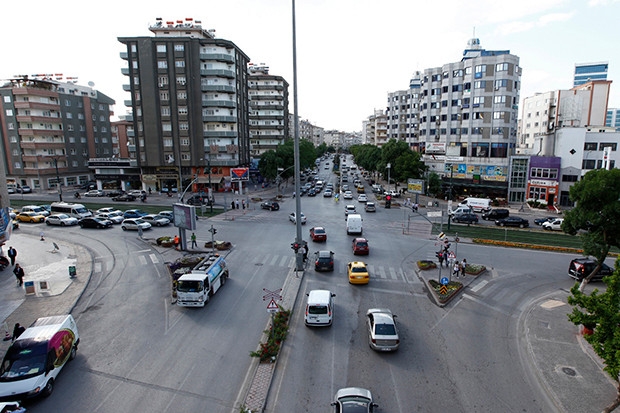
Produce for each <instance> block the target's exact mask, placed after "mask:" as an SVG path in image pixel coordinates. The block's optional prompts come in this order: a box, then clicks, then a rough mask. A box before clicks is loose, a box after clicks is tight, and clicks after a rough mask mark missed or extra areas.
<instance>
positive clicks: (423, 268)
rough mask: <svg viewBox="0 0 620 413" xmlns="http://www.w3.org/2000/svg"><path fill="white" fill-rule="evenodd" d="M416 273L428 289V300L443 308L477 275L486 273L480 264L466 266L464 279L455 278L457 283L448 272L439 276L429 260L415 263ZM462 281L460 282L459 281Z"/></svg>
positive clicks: (435, 266) (435, 265) (438, 272)
mask: <svg viewBox="0 0 620 413" xmlns="http://www.w3.org/2000/svg"><path fill="white" fill-rule="evenodd" d="M417 267H418V269H417V270H416V273H417V275H418V277H419V278H420V279H421V280H422V281H423V282H424V285H426V287H427V288H428V291H429V296H430V298H431V299H432V300H433V301H434V302H435V304H437V305H438V306H439V307H445V306H446V305H447V304H448V303H450V302H451V301H452V300H453V299H454V298H455V297H456V296H458V295H459V293H460V292H461V291H463V290H464V287H466V286H468V285H469V284H471V283H472V282H473V281H474V280H475V279H476V278H477V276H478V275H480V274H483V273H484V272H485V271H486V267H485V266H484V265H481V264H467V266H466V267H465V274H466V276H465V277H461V278H460V279H459V278H457V280H458V281H455V280H453V279H452V277H450V276H449V272H448V271H449V270H447V269H446V272H445V274H446V275H441V274H440V271H437V264H436V263H435V262H434V261H431V260H420V261H417ZM455 278H456V277H455ZM461 280H462V281H461Z"/></svg>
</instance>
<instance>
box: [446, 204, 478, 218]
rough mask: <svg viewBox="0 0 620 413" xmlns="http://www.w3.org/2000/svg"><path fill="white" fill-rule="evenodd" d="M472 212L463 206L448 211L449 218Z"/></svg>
mask: <svg viewBox="0 0 620 413" xmlns="http://www.w3.org/2000/svg"><path fill="white" fill-rule="evenodd" d="M472 212H473V210H472V209H471V208H470V207H468V206H465V205H459V206H458V208H456V209H454V210H452V211H450V216H452V217H453V216H455V215H460V214H471V213H472Z"/></svg>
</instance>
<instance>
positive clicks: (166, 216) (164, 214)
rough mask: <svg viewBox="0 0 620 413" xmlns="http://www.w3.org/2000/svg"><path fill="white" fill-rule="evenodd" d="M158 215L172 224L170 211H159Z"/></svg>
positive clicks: (172, 217) (172, 215)
mask: <svg viewBox="0 0 620 413" xmlns="http://www.w3.org/2000/svg"><path fill="white" fill-rule="evenodd" d="M159 215H161V216H162V217H165V218H168V219H169V220H170V222H174V212H172V211H159Z"/></svg>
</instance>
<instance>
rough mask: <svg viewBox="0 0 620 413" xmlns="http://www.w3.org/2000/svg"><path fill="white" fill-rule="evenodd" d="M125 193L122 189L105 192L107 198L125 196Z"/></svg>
mask: <svg viewBox="0 0 620 413" xmlns="http://www.w3.org/2000/svg"><path fill="white" fill-rule="evenodd" d="M124 193H125V192H124V191H123V190H122V189H111V190H109V191H106V192H105V196H107V197H110V198H112V197H115V196H120V195H123V194H124Z"/></svg>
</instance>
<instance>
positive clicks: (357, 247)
mask: <svg viewBox="0 0 620 413" xmlns="http://www.w3.org/2000/svg"><path fill="white" fill-rule="evenodd" d="M368 254H370V246H369V245H368V240H367V239H366V238H354V239H353V255H368Z"/></svg>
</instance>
